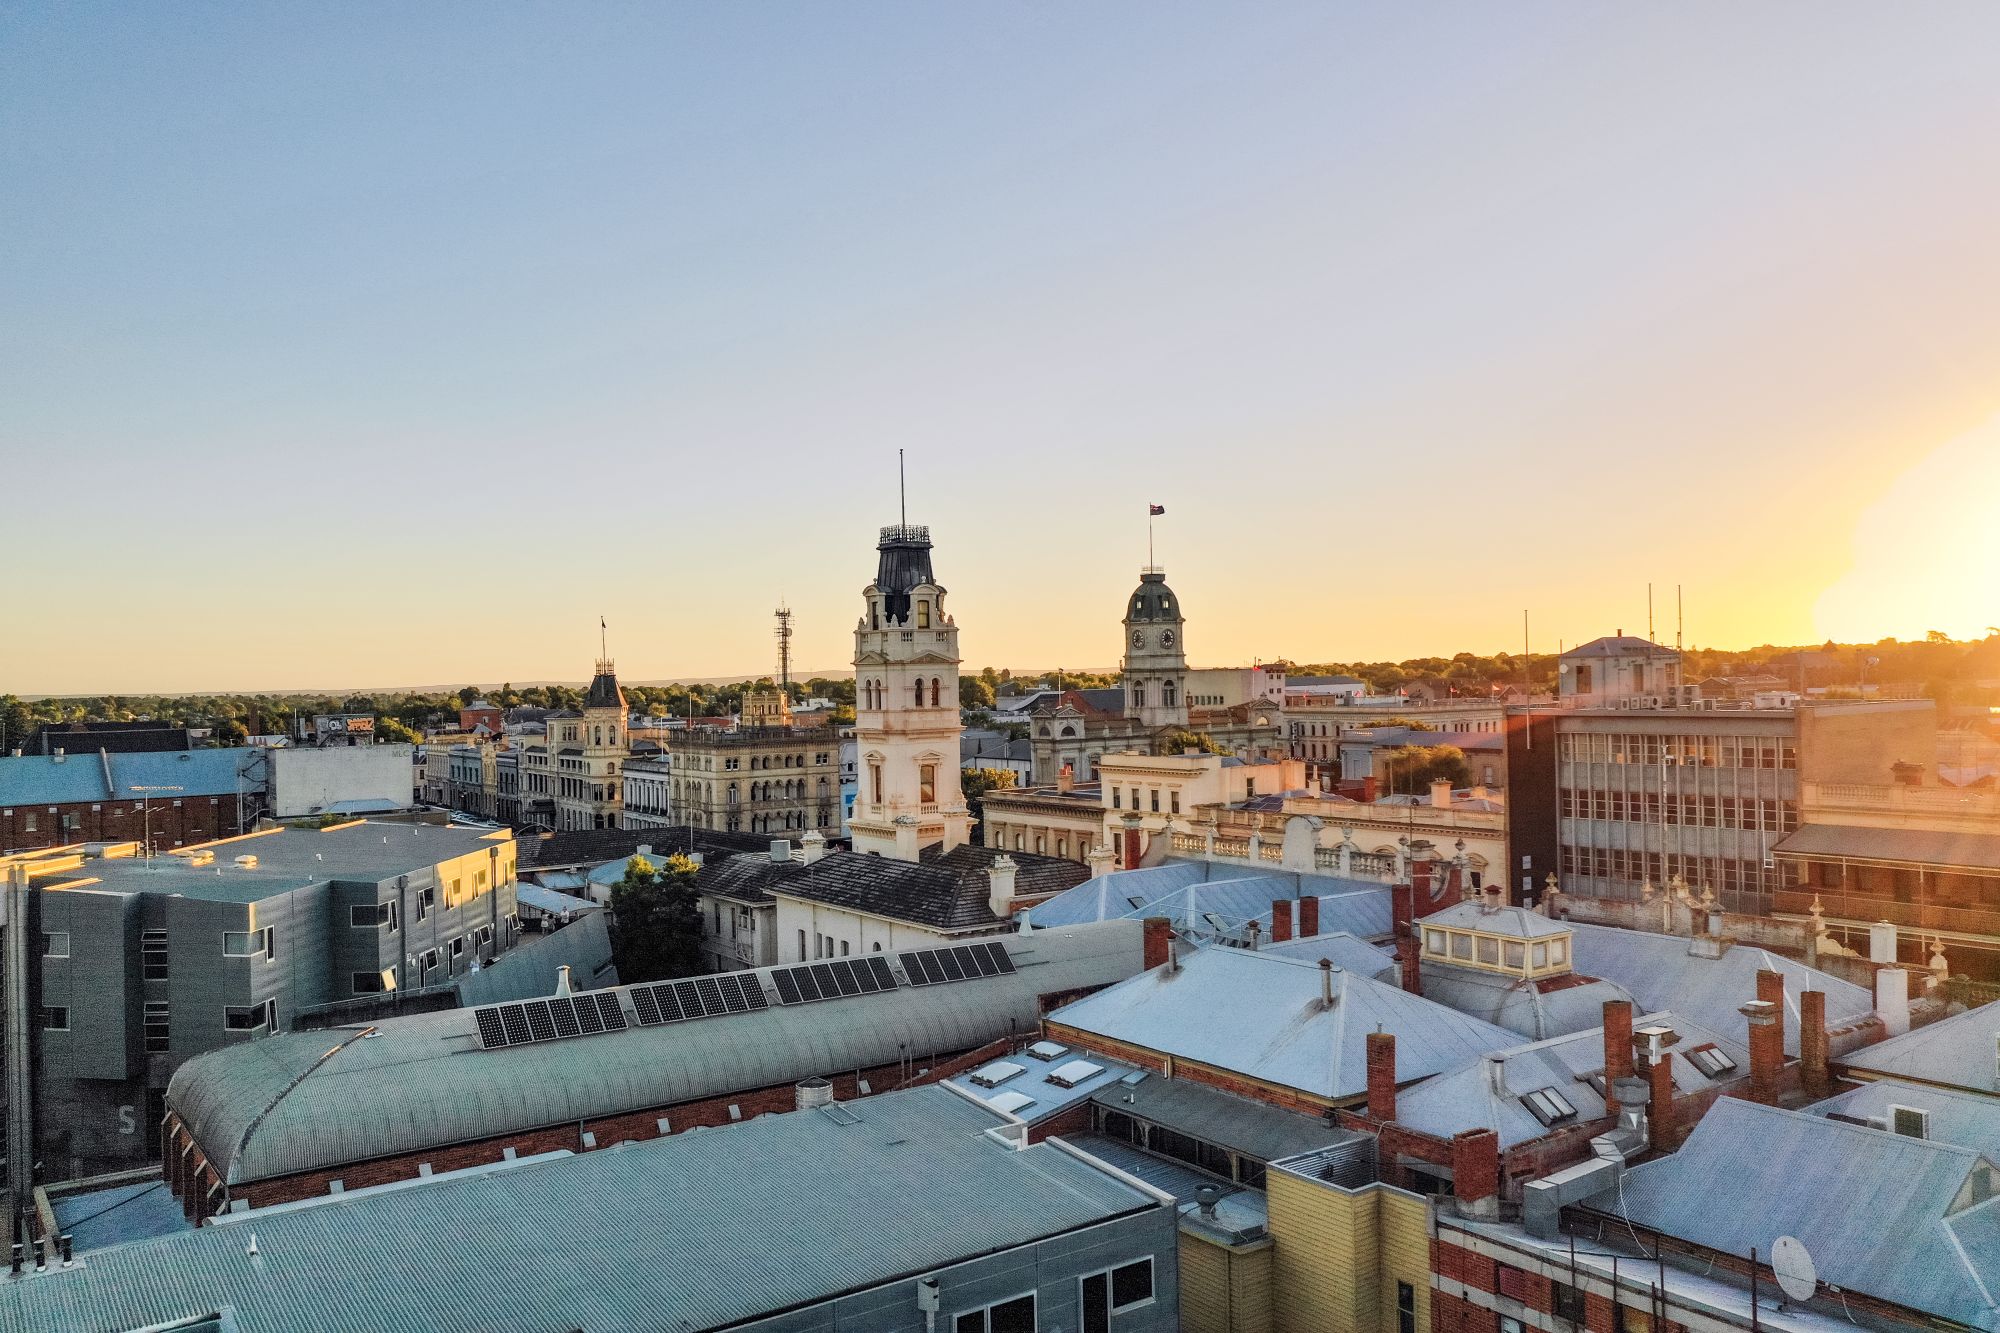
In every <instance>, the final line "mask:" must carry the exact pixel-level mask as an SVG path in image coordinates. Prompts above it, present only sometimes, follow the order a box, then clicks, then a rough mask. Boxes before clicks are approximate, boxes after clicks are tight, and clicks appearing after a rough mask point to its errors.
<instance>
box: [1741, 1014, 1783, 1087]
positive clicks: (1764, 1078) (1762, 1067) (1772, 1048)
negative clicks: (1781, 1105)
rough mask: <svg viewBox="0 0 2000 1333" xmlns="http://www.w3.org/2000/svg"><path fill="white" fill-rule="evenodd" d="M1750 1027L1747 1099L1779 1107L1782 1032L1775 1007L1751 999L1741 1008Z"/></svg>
mask: <svg viewBox="0 0 2000 1333" xmlns="http://www.w3.org/2000/svg"><path fill="white" fill-rule="evenodd" d="M1742 1013H1743V1017H1744V1019H1745V1020H1746V1021H1747V1022H1748V1024H1749V1027H1750V1100H1751V1101H1753V1102H1762V1103H1763V1104H1764V1105H1766V1106H1776V1105H1777V1104H1778V1074H1779V1071H1780V1070H1781V1069H1782V1068H1783V1067H1784V1063H1785V1029H1784V1024H1783V1021H1782V1020H1781V1019H1780V1017H1779V1010H1778V1006H1777V1005H1775V1004H1773V1003H1771V1001H1769V1000H1752V1001H1750V1002H1749V1003H1748V1004H1746V1005H1744V1006H1742Z"/></svg>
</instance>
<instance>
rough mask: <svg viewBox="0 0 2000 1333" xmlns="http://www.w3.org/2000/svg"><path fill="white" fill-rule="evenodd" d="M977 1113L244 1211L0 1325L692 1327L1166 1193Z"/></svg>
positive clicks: (821, 1125) (1013, 1241)
mask: <svg viewBox="0 0 2000 1333" xmlns="http://www.w3.org/2000/svg"><path fill="white" fill-rule="evenodd" d="M1000 1123H1001V1120H1000V1118H999V1117H997V1116H995V1115H993V1114H992V1113H990V1112H988V1111H986V1110H985V1109H983V1108H981V1107H979V1106H976V1105H974V1104H972V1103H970V1102H968V1101H966V1100H965V1099H964V1098H962V1097H960V1096H958V1095H957V1094H956V1093H954V1092H951V1091H950V1090H948V1089H946V1088H942V1087H935V1086H933V1087H924V1088H913V1089H910V1090H908V1091H906V1092H898V1093H888V1094H884V1095H882V1096H880V1097H871V1098H867V1099H864V1100H862V1101H858V1102H843V1103H840V1104H838V1105H837V1106H835V1107H832V1108H828V1109H823V1110H812V1111H800V1112H793V1113H791V1114H787V1115H778V1116H770V1117H768V1118H764V1119H759V1120H754V1121H751V1122H749V1123H747V1124H743V1125H734V1126H730V1127H728V1128H726V1129H713V1130H702V1131H698V1132H694V1133H689V1134H681V1135H675V1136H673V1137H671V1138H665V1139H656V1140H653V1141H651V1142H647V1143H639V1144H629V1145H624V1146H621V1147H617V1148H609V1149H605V1150H603V1151H599V1152H592V1153H585V1154H582V1155H580V1156H575V1157H567V1158H562V1159H558V1160H554V1161H548V1162H542V1163H536V1164H532V1165H527V1166H521V1167H517V1168H515V1169H512V1170H506V1171H500V1172H495V1173H491V1174H481V1175H475V1176H464V1177H459V1178H456V1179H443V1180H438V1181H434V1182H432V1183H429V1184H423V1185H413V1186H410V1187H407V1188H402V1189H395V1190H388V1191H384V1192H382V1193H377V1194H358V1195H355V1196H351V1197H345V1198H332V1199H329V1200H328V1201H327V1202H325V1203H320V1204H315V1205H313V1206H311V1207H305V1208H298V1209H295V1210H288V1211H274V1212H266V1213H262V1214H251V1215H250V1216H248V1217H245V1218H243V1219H241V1220H239V1221H237V1222H234V1223H232V1224H229V1225H223V1226H209V1227H203V1228H202V1229H200V1230H198V1231H190V1232H183V1233H181V1234H176V1235H165V1236H157V1237H154V1238H151V1239H145V1240H137V1241H133V1242H131V1243H128V1244H123V1245H113V1246H110V1247H108V1248H105V1249H101V1250H97V1251H94V1252H92V1253H91V1254H90V1255H89V1256H88V1257H87V1259H85V1260H84V1261H82V1262H79V1263H78V1264H77V1265H76V1266H74V1267H72V1268H70V1269H67V1270H63V1269H52V1270H50V1271H49V1272H47V1273H44V1274H41V1275H39V1276H32V1275H31V1276H27V1277H23V1278H19V1279H15V1280H11V1281H9V1280H0V1327H6V1328H48V1329H53V1328H92V1329H132V1328H143V1327H148V1326H158V1325H165V1324H169V1323H171V1322H172V1321H178V1320H198V1319H201V1318H203V1317H207V1316H213V1315H216V1314H217V1313H219V1312H220V1311H222V1310H224V1309H225V1308H226V1309H228V1310H230V1311H231V1314H232V1316H233V1318H234V1320H235V1324H234V1325H233V1327H235V1328H237V1329H239V1330H242V1333H262V1331H265V1330H285V1331H286V1333H293V1331H294V1330H305V1329H313V1330H325V1331H326V1333H378V1331H379V1330H381V1329H384V1328H389V1327H397V1328H403V1327H423V1328H428V1329H436V1330H449V1331H453V1333H456V1331H458V1330H466V1331H467V1333H470V1330H488V1329H495V1328H546V1329H610V1328H640V1327H646V1328H652V1327H660V1326H661V1325H660V1321H661V1319H662V1317H663V1316H670V1317H671V1319H672V1326H673V1327H674V1328H675V1329H678V1330H682V1331H683V1333H695V1331H696V1330H703V1329H713V1328H718V1327H723V1326H729V1325H733V1324H735V1323H737V1322H739V1321H748V1320H751V1319H755V1318H757V1317H759V1316H762V1315H767V1314H770V1313H772V1312H775V1311H779V1310H784V1309H787V1308H790V1307H795V1306H805V1305H812V1304H814V1303H817V1302H819V1301H822V1300H825V1299H828V1298H830V1297H832V1296H833V1295H835V1294H836V1293H840V1292H846V1291H854V1290H866V1289H868V1288H871V1287H876V1286H880V1285H882V1284H885V1283H889V1282H893V1281H897V1280H900V1279H906V1278H907V1279H914V1278H916V1277H919V1276H922V1275H925V1274H928V1273H933V1272H937V1271H938V1270H941V1269H945V1268H947V1267H948V1266H949V1265H951V1264H953V1263H956V1262H958V1261H960V1260H962V1259H965V1258H968V1257H971V1256H975V1255H981V1254H988V1253H992V1252H995V1251H1004V1250H1009V1249H1013V1248H1016V1247H1019V1246H1025V1245H1031V1244H1034V1243H1036V1242H1038V1241H1041V1240H1045V1239H1049V1238H1052V1237H1055V1236H1059V1235H1063V1234H1066V1233H1069V1232H1073V1231H1077V1230H1080V1229H1082V1228H1086V1227H1091V1226H1095V1225H1097V1224H1099V1223H1102V1222H1105V1221H1108V1220H1110V1219H1113V1218H1117V1217H1122V1216H1126V1215H1129V1214H1135V1213H1143V1212H1146V1211H1149V1210H1153V1209H1165V1208H1167V1207H1169V1205H1167V1204H1165V1203H1163V1202H1162V1201H1161V1200H1160V1199H1159V1198H1158V1197H1157V1196H1155V1195H1152V1194H1149V1193H1146V1192H1143V1191H1141V1190H1140V1189H1137V1188H1135V1187H1133V1186H1131V1185H1128V1184H1126V1183H1124V1182H1123V1181H1121V1180H1120V1179H1118V1178H1117V1177H1115V1176H1113V1175H1111V1174H1109V1173H1107V1172H1105V1171H1103V1170H1100V1169H1099V1168H1097V1167H1096V1166H1094V1165H1092V1164H1091V1163H1089V1162H1087V1161H1084V1160H1081V1159H1079V1158H1078V1157H1076V1156H1073V1155H1071V1154H1070V1153H1068V1152H1066V1151H1064V1150H1063V1149H1062V1148H1060V1147H1058V1146H1056V1145H1054V1144H1050V1143H1043V1144H1038V1145H1035V1146H1033V1147H1029V1148H1026V1149H1023V1150H1019V1151H1015V1150H1013V1149H1011V1148H1009V1147H1008V1146H1007V1145H1005V1144H1003V1143H1001V1142H999V1141H998V1140H997V1139H996V1138H994V1137H990V1136H988V1135H987V1134H986V1133H984V1131H986V1130H988V1129H992V1128H994V1127H996V1126H998V1125H999V1124H1000ZM253 1234H254V1236H255V1244H256V1249H255V1252H254V1253H253V1252H252V1251H251V1250H250V1245H251V1238H252V1236H253ZM774 1256H775V1257H781V1259H782V1262H779V1261H776V1260H775V1259H774ZM942 1277H943V1281H944V1286H945V1290H944V1293H943V1294H944V1298H945V1306H946V1308H947V1309H949V1308H951V1307H952V1305H953V1303H954V1301H953V1297H954V1293H953V1291H952V1290H951V1288H952V1281H953V1275H952V1274H951V1273H949V1272H945V1273H943V1274H942ZM912 1299H914V1295H912Z"/></svg>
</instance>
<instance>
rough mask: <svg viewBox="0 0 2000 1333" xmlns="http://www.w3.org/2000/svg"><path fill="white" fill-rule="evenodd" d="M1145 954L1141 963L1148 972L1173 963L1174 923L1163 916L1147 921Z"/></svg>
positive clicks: (1147, 919)
mask: <svg viewBox="0 0 2000 1333" xmlns="http://www.w3.org/2000/svg"><path fill="white" fill-rule="evenodd" d="M1144 929H1145V932H1146V934H1145V941H1146V943H1145V953H1144V955H1143V956H1142V957H1141V959H1140V961H1141V963H1143V964H1144V969H1145V970H1146V971H1148V972H1150V971H1152V970H1153V969H1154V968H1156V967H1164V966H1165V965H1166V964H1167V963H1169V962H1171V961H1172V958H1171V957H1170V955H1171V952H1172V950H1171V948H1170V946H1171V944H1172V943H1173V938H1174V923H1173V922H1172V921H1171V920H1170V919H1168V918H1167V917H1163V916H1149V917H1147V918H1146V920H1145V925H1144Z"/></svg>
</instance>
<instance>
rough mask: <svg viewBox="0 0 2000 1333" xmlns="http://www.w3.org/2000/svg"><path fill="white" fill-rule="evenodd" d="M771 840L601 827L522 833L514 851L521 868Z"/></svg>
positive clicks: (707, 850) (762, 844) (746, 847)
mask: <svg viewBox="0 0 2000 1333" xmlns="http://www.w3.org/2000/svg"><path fill="white" fill-rule="evenodd" d="M770 845H771V840H770V839H769V838H767V837H765V836H764V835H763V834H761V833H724V832H720V831H718V830H714V829H687V828H635V829H619V828H601V829H576V830H573V831H571V832H568V833H543V834H539V835H538V834H535V833H525V834H523V835H522V836H521V839H520V848H519V852H518V859H519V864H520V867H521V869H522V870H524V871H525V870H528V869H530V868H531V867H536V866H558V867H568V866H585V865H602V864H603V863H604V862H606V861H616V860H619V859H621V858H624V857H628V856H631V855H632V854H633V853H634V852H637V851H638V850H639V849H640V848H641V847H651V848H653V850H654V853H655V854H656V855H658V856H662V857H665V856H670V855H672V854H673V853H675V852H681V853H686V852H687V851H689V850H690V849H692V850H694V851H697V852H700V853H702V854H703V855H705V856H716V855H722V856H727V855H729V854H731V853H734V852H754V851H764V850H767V849H768V848H769V847H770Z"/></svg>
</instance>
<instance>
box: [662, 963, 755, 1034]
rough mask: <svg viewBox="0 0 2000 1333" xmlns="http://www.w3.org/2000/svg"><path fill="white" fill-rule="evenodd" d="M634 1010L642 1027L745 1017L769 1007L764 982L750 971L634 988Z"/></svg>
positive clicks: (663, 982)
mask: <svg viewBox="0 0 2000 1333" xmlns="http://www.w3.org/2000/svg"><path fill="white" fill-rule="evenodd" d="M631 992H632V1007H633V1008H634V1009H636V1010H637V1011H638V1013H639V1024H640V1026H641V1027H650V1026H652V1025H653V1024H655V1023H685V1022H686V1021H688V1020H689V1019H691V1018H714V1017H716V1016H717V1015H719V1014H746V1013H749V1012H750V1011H751V1010H753V1009H765V1008H769V1007H770V1001H768V1000H766V999H765V998H764V986H763V983H762V982H760V981H758V980H757V977H756V975H755V974H754V973H750V972H723V973H719V974H717V975H716V976H712V977H696V978H695V979H694V980H692V981H662V982H658V983H656V984H654V985H651V986H633V987H632V988H631Z"/></svg>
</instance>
